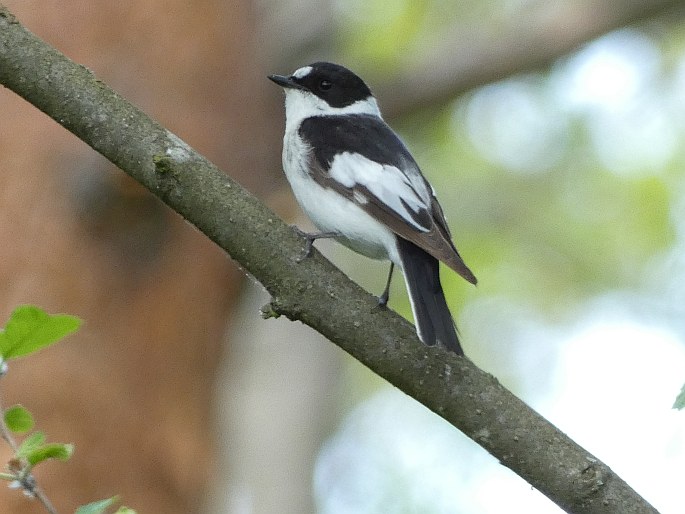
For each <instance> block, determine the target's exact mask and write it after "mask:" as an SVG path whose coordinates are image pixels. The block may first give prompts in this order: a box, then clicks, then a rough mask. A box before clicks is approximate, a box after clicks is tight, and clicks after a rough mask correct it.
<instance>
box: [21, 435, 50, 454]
mask: <svg viewBox="0 0 685 514" xmlns="http://www.w3.org/2000/svg"><path fill="white" fill-rule="evenodd" d="M44 444H45V434H44V433H43V432H34V433H33V434H31V435H30V436H28V437H27V438H26V439H24V440H23V441H22V443H21V444H20V445H19V448H18V449H17V457H18V458H20V459H25V458H27V457H28V456H29V454H31V453H33V452H34V451H36V450H37V449H38V448H40V447H41V446H42V445H44Z"/></svg>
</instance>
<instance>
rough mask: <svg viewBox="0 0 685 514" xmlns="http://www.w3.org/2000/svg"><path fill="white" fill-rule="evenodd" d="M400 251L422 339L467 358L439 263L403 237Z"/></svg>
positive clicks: (398, 244) (400, 241) (398, 246)
mask: <svg viewBox="0 0 685 514" xmlns="http://www.w3.org/2000/svg"><path fill="white" fill-rule="evenodd" d="M397 248H398V252H399V256H400V260H401V261H402V271H403V272H404V280H405V282H406V283H407V292H408V293H409V300H410V301H411V309H412V312H413V313H414V322H415V323H416V333H417V334H418V336H419V339H420V340H421V341H423V342H424V343H425V344H427V345H429V346H432V345H435V344H440V345H442V346H445V347H446V348H447V349H449V350H451V351H453V352H454V353H456V354H457V355H464V351H463V350H462V349H461V345H460V344H459V338H458V337H457V329H456V327H455V325H454V321H453V320H452V314H450V311H449V308H448V307H447V302H446V301H445V294H444V293H443V292H442V286H441V285H440V270H439V262H438V260H437V259H436V258H435V257H433V256H432V255H430V254H428V253H427V252H425V251H424V250H422V249H421V248H419V247H418V246H416V245H415V244H414V243H411V242H409V241H407V240H406V239H402V238H401V237H398V238H397Z"/></svg>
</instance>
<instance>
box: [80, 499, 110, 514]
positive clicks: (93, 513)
mask: <svg viewBox="0 0 685 514" xmlns="http://www.w3.org/2000/svg"><path fill="white" fill-rule="evenodd" d="M117 501H118V498H117V497H116V496H112V497H111V498H107V499H106V500H98V501H96V502H92V503H89V504H88V505H82V506H81V507H79V508H78V509H76V512H75V513H74V514H102V513H104V512H105V511H106V510H107V509H108V508H109V507H111V506H112V505H114V504H115V503H116V502H117Z"/></svg>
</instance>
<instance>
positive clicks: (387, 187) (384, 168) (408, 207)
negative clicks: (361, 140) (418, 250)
mask: <svg viewBox="0 0 685 514" xmlns="http://www.w3.org/2000/svg"><path fill="white" fill-rule="evenodd" d="M412 171H413V170H412ZM412 171H410V173H409V176H407V175H406V174H405V173H403V172H402V171H401V170H399V169H398V168H396V167H395V166H390V165H388V164H385V165H383V164H380V163H377V162H375V161H372V160H370V159H367V158H366V157H363V156H361V155H359V154H353V153H350V152H343V153H341V154H338V155H336V156H335V158H334V159H333V162H332V163H331V167H330V174H331V177H332V178H333V179H335V180H337V181H338V182H340V183H341V184H342V185H343V186H345V187H347V188H349V189H355V186H362V187H365V188H366V189H368V190H369V192H370V193H371V194H372V195H373V196H375V197H376V198H378V200H379V201H381V202H382V203H384V204H385V205H387V206H388V207H389V208H390V209H391V210H392V211H394V212H395V213H396V214H397V215H398V216H399V217H400V218H401V219H402V220H403V221H404V222H405V223H407V225H411V226H412V227H414V228H415V229H417V230H419V231H421V232H428V231H429V230H430V227H425V226H423V225H421V224H419V223H417V221H416V220H415V219H414V216H412V212H413V213H418V212H420V211H422V210H430V207H429V206H430V202H431V200H430V195H431V193H430V191H429V190H428V189H427V188H426V186H425V182H424V181H422V180H417V179H416V178H417V177H418V178H420V175H418V173H412ZM412 179H414V180H412ZM353 194H354V197H355V199H357V201H359V202H360V203H361V204H363V203H368V201H369V199H368V198H366V197H364V195H363V192H361V191H358V190H355V191H354V193H353ZM359 197H364V200H365V201H360V200H361V198H359Z"/></svg>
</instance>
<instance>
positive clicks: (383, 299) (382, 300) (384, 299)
mask: <svg viewBox="0 0 685 514" xmlns="http://www.w3.org/2000/svg"><path fill="white" fill-rule="evenodd" d="M394 270H395V263H394V262H391V263H390V273H388V281H387V282H386V284H385V290H384V291H383V293H382V294H381V295H380V296H379V297H378V305H379V306H380V307H385V306H386V305H388V300H390V282H391V281H392V272H393V271H394Z"/></svg>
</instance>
